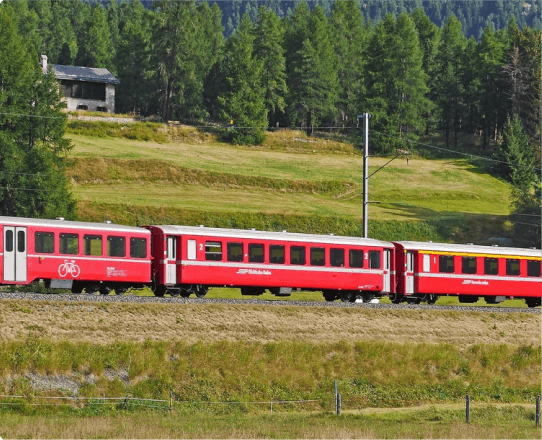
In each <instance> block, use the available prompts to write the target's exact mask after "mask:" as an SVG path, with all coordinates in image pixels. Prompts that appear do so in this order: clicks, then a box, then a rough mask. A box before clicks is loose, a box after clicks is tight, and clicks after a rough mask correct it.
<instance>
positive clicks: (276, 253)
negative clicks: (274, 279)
mask: <svg viewBox="0 0 542 440" xmlns="http://www.w3.org/2000/svg"><path fill="white" fill-rule="evenodd" d="M269 262H270V263H274V264H284V246H282V245H275V244H273V245H271V246H269Z"/></svg>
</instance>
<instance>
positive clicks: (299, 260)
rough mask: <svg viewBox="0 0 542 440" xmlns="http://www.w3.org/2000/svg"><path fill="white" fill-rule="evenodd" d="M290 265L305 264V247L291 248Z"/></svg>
mask: <svg viewBox="0 0 542 440" xmlns="http://www.w3.org/2000/svg"><path fill="white" fill-rule="evenodd" d="M290 264H299V265H304V264H305V246H292V247H290Z"/></svg>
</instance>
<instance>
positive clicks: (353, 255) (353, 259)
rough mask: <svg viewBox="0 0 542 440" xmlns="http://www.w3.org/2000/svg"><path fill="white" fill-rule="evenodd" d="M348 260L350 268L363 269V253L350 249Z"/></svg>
mask: <svg viewBox="0 0 542 440" xmlns="http://www.w3.org/2000/svg"><path fill="white" fill-rule="evenodd" d="M348 260H349V263H350V264H349V266H350V267H359V268H361V267H363V251H362V250H357V249H350V251H349V252H348Z"/></svg>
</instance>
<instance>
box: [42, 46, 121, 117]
mask: <svg viewBox="0 0 542 440" xmlns="http://www.w3.org/2000/svg"><path fill="white" fill-rule="evenodd" d="M41 67H42V69H43V71H44V72H47V71H48V69H49V66H48V64H47V56H46V55H42V56H41ZM50 67H51V68H52V69H53V72H54V75H55V78H56V79H57V80H58V81H59V82H60V86H61V88H62V92H63V94H64V100H65V101H66V104H67V107H68V110H70V111H76V110H89V111H94V112H96V111H98V112H99V111H102V112H108V113H115V87H116V85H117V84H120V81H119V80H118V79H117V78H115V77H114V76H113V75H112V74H111V72H109V70H107V69H104V68H97V67H78V66H63V65H61V64H51V65H50Z"/></svg>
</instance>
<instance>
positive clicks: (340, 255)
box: [329, 248, 344, 267]
mask: <svg viewBox="0 0 542 440" xmlns="http://www.w3.org/2000/svg"><path fill="white" fill-rule="evenodd" d="M329 264H331V265H332V266H333V267H343V266H344V249H334V248H331V249H330V250H329Z"/></svg>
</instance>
